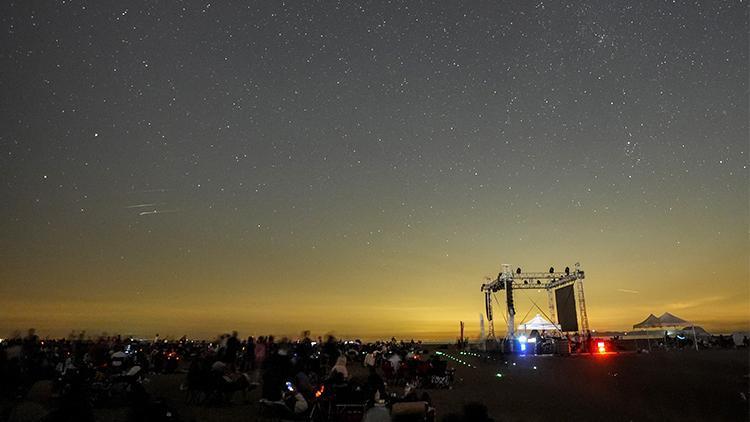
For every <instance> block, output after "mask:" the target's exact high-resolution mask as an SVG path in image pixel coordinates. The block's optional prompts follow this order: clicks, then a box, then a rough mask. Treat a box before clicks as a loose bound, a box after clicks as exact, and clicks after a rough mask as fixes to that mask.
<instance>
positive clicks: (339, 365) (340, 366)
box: [329, 356, 349, 381]
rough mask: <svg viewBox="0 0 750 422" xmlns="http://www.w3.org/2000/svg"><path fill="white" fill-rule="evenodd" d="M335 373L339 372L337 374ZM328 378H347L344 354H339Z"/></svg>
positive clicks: (347, 372)
mask: <svg viewBox="0 0 750 422" xmlns="http://www.w3.org/2000/svg"><path fill="white" fill-rule="evenodd" d="M336 373H338V374H340V375H339V376H337V375H336ZM329 377H330V378H332V379H333V378H339V377H340V378H342V379H343V380H344V381H346V380H348V379H349V371H348V370H347V369H346V356H339V357H338V359H336V365H334V366H333V368H331V373H330V374H329Z"/></svg>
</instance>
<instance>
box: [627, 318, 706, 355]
mask: <svg viewBox="0 0 750 422" xmlns="http://www.w3.org/2000/svg"><path fill="white" fill-rule="evenodd" d="M687 324H689V322H688V321H685V320H684V319H682V318H680V317H676V316H674V315H672V314H670V313H669V312H664V313H663V314H661V316H660V317H658V318H657V317H656V316H654V314H649V315H648V317H647V318H646V319H644V320H643V321H641V322H639V323H638V324H634V325H633V328H645V329H649V328H669V327H678V326H684V325H687ZM696 328H699V327H695V325H694V324H691V327H690V329H691V331H692V332H693V341H694V342H695V350H698V336H697V335H696V333H695V331H696ZM649 347H650V346H649Z"/></svg>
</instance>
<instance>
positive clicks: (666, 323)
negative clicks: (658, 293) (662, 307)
mask: <svg viewBox="0 0 750 422" xmlns="http://www.w3.org/2000/svg"><path fill="white" fill-rule="evenodd" d="M659 322H661V326H662V327H677V326H678V325H685V324H687V323H688V322H687V321H685V320H684V319H682V318H678V317H676V316H674V315H672V314H670V313H669V312H664V313H663V314H661V316H660V317H659Z"/></svg>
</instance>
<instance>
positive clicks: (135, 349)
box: [0, 329, 452, 421]
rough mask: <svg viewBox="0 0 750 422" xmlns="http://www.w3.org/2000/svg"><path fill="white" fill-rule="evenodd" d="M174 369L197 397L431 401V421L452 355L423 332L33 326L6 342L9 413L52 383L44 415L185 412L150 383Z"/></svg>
mask: <svg viewBox="0 0 750 422" xmlns="http://www.w3.org/2000/svg"><path fill="white" fill-rule="evenodd" d="M172 372H179V373H184V382H183V383H182V385H181V387H180V388H181V390H183V391H184V393H185V400H186V402H187V404H188V405H194V406H222V405H227V404H231V403H236V402H237V401H238V400H244V401H245V402H248V401H249V394H248V393H249V392H250V391H252V390H255V389H258V390H259V393H260V397H261V400H260V402H259V404H258V406H259V411H260V412H261V414H263V413H268V414H272V415H273V416H274V417H284V418H286V419H298V420H311V419H313V420H328V419H329V418H331V417H332V415H335V414H336V413H337V412H348V413H351V412H353V411H358V412H360V413H361V414H362V416H363V418H365V420H368V419H366V418H367V415H369V421H377V420H386V419H384V418H382V416H383V412H386V413H388V418H392V419H395V420H398V417H399V412H401V411H403V412H404V414H405V415H406V414H408V415H414V414H417V413H420V412H416V413H415V410H414V406H417V407H418V408H419V407H420V406H421V407H422V408H423V412H421V413H422V416H421V418H422V419H418V420H429V415H430V414H431V409H432V402H431V399H430V397H429V395H428V394H427V393H426V392H425V391H424V387H436V388H442V387H449V386H450V383H451V382H452V371H451V370H450V369H449V368H448V365H447V363H446V362H445V361H444V360H442V359H441V358H440V356H439V355H438V354H432V355H430V354H429V353H427V352H426V351H425V350H424V348H423V347H422V344H421V343H420V342H415V341H413V340H412V341H408V342H406V341H396V340H395V339H391V340H390V341H379V342H374V343H363V342H362V341H359V340H355V341H340V340H337V339H336V338H334V337H333V336H328V337H326V338H325V339H323V338H321V337H317V338H312V337H311V336H310V333H309V332H304V333H302V335H301V336H300V337H299V338H298V339H295V340H290V339H288V338H282V339H276V338H274V336H261V337H258V338H255V337H248V338H244V339H241V338H240V337H239V335H238V333H237V332H233V333H232V334H224V335H221V336H219V337H218V338H217V339H216V340H215V341H203V340H200V341H196V340H189V339H187V338H184V337H183V338H181V339H176V340H167V339H162V338H160V337H159V335H158V334H157V335H156V336H155V337H154V338H153V339H148V340H145V339H136V338H131V337H122V336H100V337H98V338H93V339H92V338H88V337H87V336H86V335H85V333H80V334H77V335H71V336H69V337H68V338H64V339H44V340H42V339H40V338H39V337H38V336H37V335H36V333H35V331H34V330H33V329H32V330H29V332H28V333H27V335H26V336H23V337H22V336H20V335H17V336H13V338H10V339H6V340H2V341H0V400H1V401H0V419H10V418H11V416H13V414H14V412H16V413H17V411H18V408H19V406H18V405H19V404H21V403H24V402H25V400H26V399H27V398H28V396H29V392H30V391H37V390H39V385H43V386H46V388H47V390H48V394H47V396H46V400H47V401H46V402H45V403H44V405H43V406H41V408H44V412H42V411H41V410H40V413H45V419H40V420H77V421H86V420H94V417H93V414H94V412H93V410H94V409H95V408H97V406H99V405H110V406H130V407H132V408H133V412H132V413H133V415H135V416H134V419H133V420H176V417H177V416H176V412H174V411H173V410H171V409H169V408H167V407H166V405H165V404H164V403H163V402H159V401H158V400H155V399H153V398H152V397H151V396H149V395H148V394H147V392H146V388H145V387H144V385H143V380H144V377H148V376H153V375H154V374H162V373H172ZM386 386H389V387H391V388H386ZM394 391H396V392H394ZM26 401H28V400H26ZM407 404H408V405H407ZM21 407H23V406H21ZM146 415H149V416H148V418H147V417H146ZM378 415H380V419H379V418H378V417H379V416H378ZM402 419H403V418H402ZM388 420H391V419H388Z"/></svg>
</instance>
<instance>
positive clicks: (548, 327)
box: [518, 314, 560, 331]
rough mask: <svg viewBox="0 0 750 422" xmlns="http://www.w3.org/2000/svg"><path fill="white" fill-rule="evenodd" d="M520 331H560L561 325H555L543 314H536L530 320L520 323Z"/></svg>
mask: <svg viewBox="0 0 750 422" xmlns="http://www.w3.org/2000/svg"><path fill="white" fill-rule="evenodd" d="M518 330H519V331H530V330H537V331H543V330H544V331H553V330H556V331H559V330H560V326H559V325H555V324H553V323H551V322H549V321H547V320H546V319H544V318H543V317H542V316H541V315H539V314H536V316H535V317H534V318H531V319H530V320H528V321H526V322H524V323H522V324H519V325H518Z"/></svg>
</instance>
